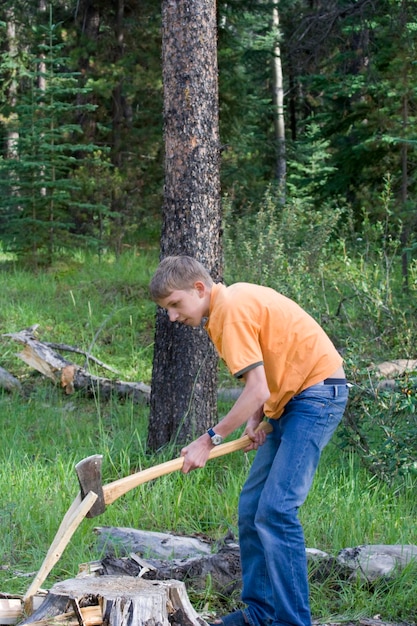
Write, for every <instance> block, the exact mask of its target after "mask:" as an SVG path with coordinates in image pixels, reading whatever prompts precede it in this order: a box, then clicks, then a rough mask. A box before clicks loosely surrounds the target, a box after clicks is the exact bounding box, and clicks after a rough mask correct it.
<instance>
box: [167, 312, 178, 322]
mask: <svg viewBox="0 0 417 626" xmlns="http://www.w3.org/2000/svg"><path fill="white" fill-rule="evenodd" d="M168 317H169V321H170V322H175V321H176V320H177V319H178V313H177V312H176V311H172V310H170V309H168Z"/></svg>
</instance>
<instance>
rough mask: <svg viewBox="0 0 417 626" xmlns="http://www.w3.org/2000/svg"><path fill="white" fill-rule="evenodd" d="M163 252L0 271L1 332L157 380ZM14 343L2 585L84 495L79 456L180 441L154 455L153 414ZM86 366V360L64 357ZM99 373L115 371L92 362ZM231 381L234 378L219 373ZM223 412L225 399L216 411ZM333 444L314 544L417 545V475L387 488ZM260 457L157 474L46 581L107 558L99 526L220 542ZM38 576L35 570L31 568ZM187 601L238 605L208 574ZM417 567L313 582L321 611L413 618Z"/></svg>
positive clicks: (122, 457)
mask: <svg viewBox="0 0 417 626" xmlns="http://www.w3.org/2000/svg"><path fill="white" fill-rule="evenodd" d="M156 263H157V254H156V252H152V251H146V252H141V251H134V252H132V253H129V254H127V255H125V256H123V257H121V258H120V259H118V260H117V261H116V260H115V259H111V260H108V261H106V262H103V263H101V264H98V263H97V262H96V261H94V260H93V259H87V260H86V259H72V260H70V261H67V262H66V263H64V262H62V264H61V265H60V267H55V268H54V270H53V271H52V270H51V271H48V272H43V273H39V274H37V275H33V274H30V273H28V272H24V271H21V270H19V269H17V268H16V267H13V266H10V265H9V266H8V267H7V269H6V266H4V269H3V270H1V269H0V335H4V334H5V333H10V332H16V331H18V330H20V329H22V328H25V327H27V326H30V325H32V324H34V323H38V324H39V325H40V328H39V331H40V333H41V338H42V339H44V340H48V341H55V342H64V343H67V344H72V345H76V346H78V347H80V348H82V349H85V350H89V351H90V352H91V353H92V354H93V355H94V356H96V357H98V358H100V359H101V360H102V361H104V362H106V363H108V364H109V365H111V366H112V367H114V368H115V369H117V370H118V371H119V372H120V375H119V378H122V379H125V380H132V381H139V380H141V381H143V382H146V383H150V380H151V364H152V349H153V346H152V341H153V322H154V305H153V304H152V303H151V302H150V301H149V300H148V298H147V295H146V293H147V292H146V288H147V284H148V281H149V277H150V274H151V272H152V269H153V267H155V266H156ZM17 351H18V345H17V344H16V343H15V342H13V341H11V340H10V339H9V338H7V337H5V336H2V352H1V354H2V357H1V359H0V365H1V366H3V367H4V368H6V369H8V370H9V371H10V372H11V373H13V374H15V375H16V376H19V377H21V379H22V382H24V384H25V388H26V389H27V390H28V394H27V395H26V396H25V397H19V396H16V395H10V394H6V393H0V425H1V438H0V527H1V529H2V532H1V534H0V590H1V591H2V592H3V593H22V594H23V593H24V592H25V591H26V589H27V588H28V587H29V584H30V582H31V580H32V576H33V575H34V573H35V572H36V571H37V570H38V568H39V567H40V565H41V563H42V560H43V558H44V556H45V554H46V552H47V550H48V547H49V545H50V543H51V541H52V539H53V537H54V535H55V532H56V530H57V528H58V526H59V524H60V522H61V520H62V517H63V516H64V514H65V512H66V510H67V508H68V507H69V506H70V504H71V502H72V500H73V498H74V497H75V495H76V494H77V492H78V484H77V479H76V474H75V470H74V466H75V464H76V463H77V462H78V461H79V460H80V459H82V458H84V457H86V456H88V455H90V454H95V453H100V454H103V457H104V459H103V479H104V482H110V481H112V480H115V479H116V478H119V477H121V476H125V475H127V474H129V473H130V472H132V471H136V470H138V469H142V468H145V467H149V466H151V465H155V464H157V463H160V462H163V461H165V460H168V459H170V458H173V457H175V456H177V455H178V454H179V450H178V449H173V448H171V449H167V450H165V451H164V453H163V454H160V455H152V454H148V452H147V450H146V433H147V419H148V409H147V408H146V407H143V406H138V405H133V404H132V403H131V402H130V401H127V402H120V401H117V400H115V399H112V400H111V401H108V402H100V401H99V400H98V399H91V400H87V399H85V398H82V397H81V396H79V395H77V394H75V395H73V396H66V395H65V394H64V393H63V392H62V391H61V390H60V389H58V388H54V387H53V385H52V384H51V383H50V382H49V381H47V380H45V379H44V378H43V377H42V376H41V375H40V374H37V373H35V372H33V371H32V370H30V368H29V367H28V366H26V365H25V364H24V363H22V361H21V360H20V359H18V358H16V357H15V356H14V355H15V353H16V352H17ZM64 356H67V358H69V359H71V360H75V361H77V362H80V363H82V361H83V359H82V357H76V355H73V354H69V355H64ZM97 373H99V374H100V375H103V376H111V374H109V373H108V372H106V371H104V372H103V370H102V369H99V368H97ZM222 376H223V377H225V374H224V372H222ZM226 410H227V404H222V405H221V406H220V408H219V411H220V413H221V414H222V413H224V412H225V411H226ZM337 444H338V439H337V438H335V439H334V440H333V442H332V443H331V444H330V445H329V446H328V448H327V449H326V450H325V453H324V456H323V459H322V462H321V465H320V468H319V471H318V474H317V476H316V480H315V482H314V485H313V488H312V490H311V492H310V495H309V497H308V500H307V502H306V504H305V505H304V507H302V510H301V512H300V515H301V518H302V521H303V524H304V528H305V534H306V543H307V546H308V547H314V548H318V549H321V550H324V551H326V552H328V553H329V554H331V555H333V556H335V555H337V553H338V551H339V550H340V549H342V548H344V547H352V546H356V545H360V544H364V543H388V544H390V543H395V544H398V543H404V544H411V543H417V537H416V530H415V528H416V524H415V520H416V516H417V515H416V514H417V503H416V497H415V493H416V484H415V482H414V483H413V481H412V480H411V478H408V479H407V480H405V481H404V482H403V483H402V484H401V486H400V487H399V486H398V485H393V486H389V485H387V484H385V483H383V482H381V481H379V480H378V479H377V478H375V477H373V476H371V475H370V474H369V473H368V472H367V471H366V470H365V469H364V468H363V467H362V466H361V465H360V464H359V461H358V458H357V457H356V456H355V455H354V454H353V453H342V452H341V450H340V449H339V447H338V445H337ZM250 461H251V456H250V455H249V456H247V455H244V454H241V453H236V454H233V455H230V456H228V457H223V458H221V459H217V460H215V461H211V462H210V463H209V464H208V465H207V466H206V467H205V468H204V469H203V470H198V471H196V472H193V473H191V474H190V475H187V476H184V475H182V474H181V473H176V474H172V475H169V476H165V477H162V478H160V479H158V480H156V481H153V482H152V483H148V484H145V485H142V486H141V487H138V488H137V489H136V490H134V491H131V492H129V493H128V494H126V495H125V496H123V497H122V498H120V499H119V500H117V501H116V502H115V503H114V504H112V505H111V506H109V507H108V508H107V510H106V512H105V513H104V514H103V515H102V516H100V517H99V518H94V519H91V520H90V519H85V520H84V521H83V522H82V524H81V525H80V527H79V529H78V530H77V532H76V533H75V535H74V537H73V539H72V541H71V543H70V544H69V546H68V547H67V549H66V550H65V552H64V554H63V556H62V558H61V560H60V561H59V562H58V564H57V565H56V566H55V568H54V569H53V571H52V573H51V575H50V576H49V577H48V579H47V581H46V583H45V586H46V587H49V586H51V585H52V584H53V582H54V581H56V580H62V579H64V578H68V577H72V576H74V575H75V574H76V573H77V571H78V565H79V564H80V563H82V562H85V561H90V560H96V559H98V558H100V556H101V555H100V553H99V550H98V547H97V539H96V536H95V534H94V533H93V528H94V527H95V526H97V525H101V526H107V525H115V526H128V527H136V528H140V529H149V530H155V531H156V530H157V531H173V532H176V533H184V534H193V533H202V534H206V535H208V536H210V537H212V538H213V539H216V538H221V537H223V536H224V535H225V534H226V533H227V532H228V530H229V529H231V530H232V531H233V532H235V533H236V530H237V529H236V522H237V519H236V514H237V502H238V497H239V492H240V488H241V486H242V484H243V482H244V480H245V476H246V474H247V471H248V467H249V464H250ZM28 574H29V576H28ZM189 593H190V597H191V599H192V601H193V603H194V605H195V606H196V608H197V609H202V608H203V607H205V608H206V609H207V608H208V609H209V610H215V609H216V608H218V607H219V606H220V604H221V603H223V604H226V605H228V606H229V607H230V608H233V606H234V605H235V604H236V602H237V601H238V599H237V598H220V597H218V596H217V595H216V594H215V593H213V591H212V589H211V587H210V581H207V588H206V590H205V592H204V593H194V592H193V590H192V589H191V588H190V589H189ZM416 595H417V583H416V567H415V566H412V565H410V566H409V567H408V568H407V569H406V570H405V571H404V572H402V573H401V574H400V575H398V576H396V577H395V578H394V579H393V580H391V581H384V582H380V583H378V584H374V585H372V586H370V585H365V584H364V583H363V582H360V581H349V582H346V581H340V580H337V579H335V578H333V577H332V576H331V575H330V576H329V577H328V578H327V579H326V580H324V581H323V582H321V583H317V582H314V581H313V578H312V585H311V598H312V609H313V615H314V617H315V618H317V619H321V620H327V621H330V620H331V619H336V618H337V619H339V620H341V621H346V620H349V619H357V618H358V617H360V616H367V617H372V616H373V615H376V614H379V615H381V618H382V619H383V620H387V621H388V620H392V621H407V622H415V621H416V620H417V609H416V603H415V597H416Z"/></svg>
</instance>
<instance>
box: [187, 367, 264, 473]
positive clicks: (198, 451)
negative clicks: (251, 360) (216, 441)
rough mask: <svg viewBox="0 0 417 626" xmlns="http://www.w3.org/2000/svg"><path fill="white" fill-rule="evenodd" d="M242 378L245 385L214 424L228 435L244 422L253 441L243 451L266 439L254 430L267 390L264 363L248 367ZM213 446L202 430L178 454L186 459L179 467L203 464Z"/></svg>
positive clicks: (258, 421)
mask: <svg viewBox="0 0 417 626" xmlns="http://www.w3.org/2000/svg"><path fill="white" fill-rule="evenodd" d="M243 378H244V381H245V387H244V389H243V391H242V393H241V395H240V396H239V398H238V399H237V400H236V402H235V404H234V405H233V406H232V408H231V409H230V411H229V412H228V413H227V415H225V417H224V418H223V419H222V420H220V422H219V423H218V424H217V425H216V426H213V428H214V430H215V431H216V433H218V434H219V435H221V436H222V437H227V436H228V435H230V433H232V432H233V431H234V430H236V428H239V426H242V424H244V423H245V422H247V427H246V429H245V433H246V434H247V435H249V437H250V438H251V439H252V441H253V443H252V444H251V445H250V446H248V447H247V448H246V451H248V450H252V449H256V448H257V447H258V446H259V445H262V444H263V443H264V441H265V437H266V435H265V433H264V432H259V433H256V434H255V433H254V430H255V428H256V427H257V426H258V424H259V423H260V422H261V420H262V418H263V406H264V404H265V402H266V401H267V400H268V398H269V396H270V392H269V388H268V383H267V381H266V375H265V370H264V367H263V365H258V366H257V367H255V368H254V369H252V370H249V371H248V372H247V373H246V374H244V376H243ZM212 447H213V444H212V443H211V440H210V437H209V435H208V434H207V433H204V435H201V437H199V438H198V439H196V440H195V441H193V442H192V443H190V444H189V445H188V446H186V447H185V448H183V449H182V450H181V456H184V457H185V459H184V465H183V468H182V471H183V472H184V473H185V474H187V473H188V472H190V471H191V470H193V469H196V468H198V467H204V465H205V464H206V462H207V459H208V455H209V452H210V450H211V449H212Z"/></svg>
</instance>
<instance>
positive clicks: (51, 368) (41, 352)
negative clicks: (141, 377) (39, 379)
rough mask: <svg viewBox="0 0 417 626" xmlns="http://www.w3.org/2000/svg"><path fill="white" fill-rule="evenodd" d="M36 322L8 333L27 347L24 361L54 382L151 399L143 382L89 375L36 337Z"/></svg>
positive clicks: (104, 394) (94, 391)
mask: <svg viewBox="0 0 417 626" xmlns="http://www.w3.org/2000/svg"><path fill="white" fill-rule="evenodd" d="M35 331H36V325H35V326H33V327H31V328H27V329H24V330H21V331H19V332H17V333H7V334H5V335H3V336H4V337H10V338H11V339H13V340H14V341H17V342H18V343H20V344H22V345H23V346H24V348H23V350H22V351H21V352H20V353H19V354H18V355H17V356H18V357H19V358H20V359H22V361H24V363H26V364H27V365H29V366H30V367H33V368H34V369H35V370H36V371H38V372H40V373H41V374H43V376H46V377H47V378H49V379H50V380H52V382H53V383H54V384H57V385H60V386H61V387H63V388H64V389H65V393H67V394H71V393H73V392H74V391H81V392H83V393H85V394H87V395H94V396H96V395H97V394H100V396H101V397H102V398H104V399H107V398H110V397H111V396H113V395H116V396H118V397H120V398H132V399H133V401H134V402H138V403H139V402H142V403H143V402H145V403H148V402H149V398H150V387H149V385H146V384H145V383H142V382H137V383H132V382H124V381H120V380H111V379H109V378H103V377H101V376H95V375H93V374H90V373H89V372H88V371H87V370H86V369H84V368H83V367H81V366H79V365H76V364H75V363H72V362H71V361H68V360H67V359H65V358H64V357H63V356H61V355H60V354H59V353H58V352H55V351H54V350H53V349H52V348H51V347H50V345H49V344H48V343H44V342H42V341H39V339H37V337H36V336H35Z"/></svg>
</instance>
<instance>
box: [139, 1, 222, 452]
mask: <svg viewBox="0 0 417 626" xmlns="http://www.w3.org/2000/svg"><path fill="white" fill-rule="evenodd" d="M216 43H217V37H216V3H215V1H214V0H164V2H163V3H162V62H163V80H164V132H165V190H164V205H163V223H162V233H161V258H164V257H165V256H167V255H172V254H188V255H190V256H194V257H195V258H197V259H198V260H199V261H201V262H202V263H203V264H204V265H205V266H206V267H207V268H208V269H209V271H210V272H211V274H212V276H213V279H214V280H218V279H220V278H221V275H222V253H221V207H220V174H219V166H220V142H219V127H218V82H217V49H216ZM216 391H217V356H216V354H215V351H214V349H213V347H212V345H211V343H210V341H209V339H208V337H207V335H206V333H205V331H204V330H203V329H202V328H198V329H194V328H190V327H187V326H181V325H179V324H176V323H174V324H172V323H170V322H169V320H168V318H167V316H166V315H165V314H164V312H163V311H162V310H158V312H157V317H156V332H155V349H154V363H153V375H152V393H151V417H150V424H149V435H148V444H149V446H150V448H151V449H158V448H159V447H160V446H162V445H164V444H166V443H167V442H169V441H173V440H174V441H175V442H177V443H179V444H182V443H184V442H185V441H188V440H190V438H193V437H194V436H196V435H198V434H201V432H204V430H205V429H206V428H207V427H209V426H210V425H211V424H212V423H214V422H215V420H216V419H217V402H216V396H217V394H216Z"/></svg>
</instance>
